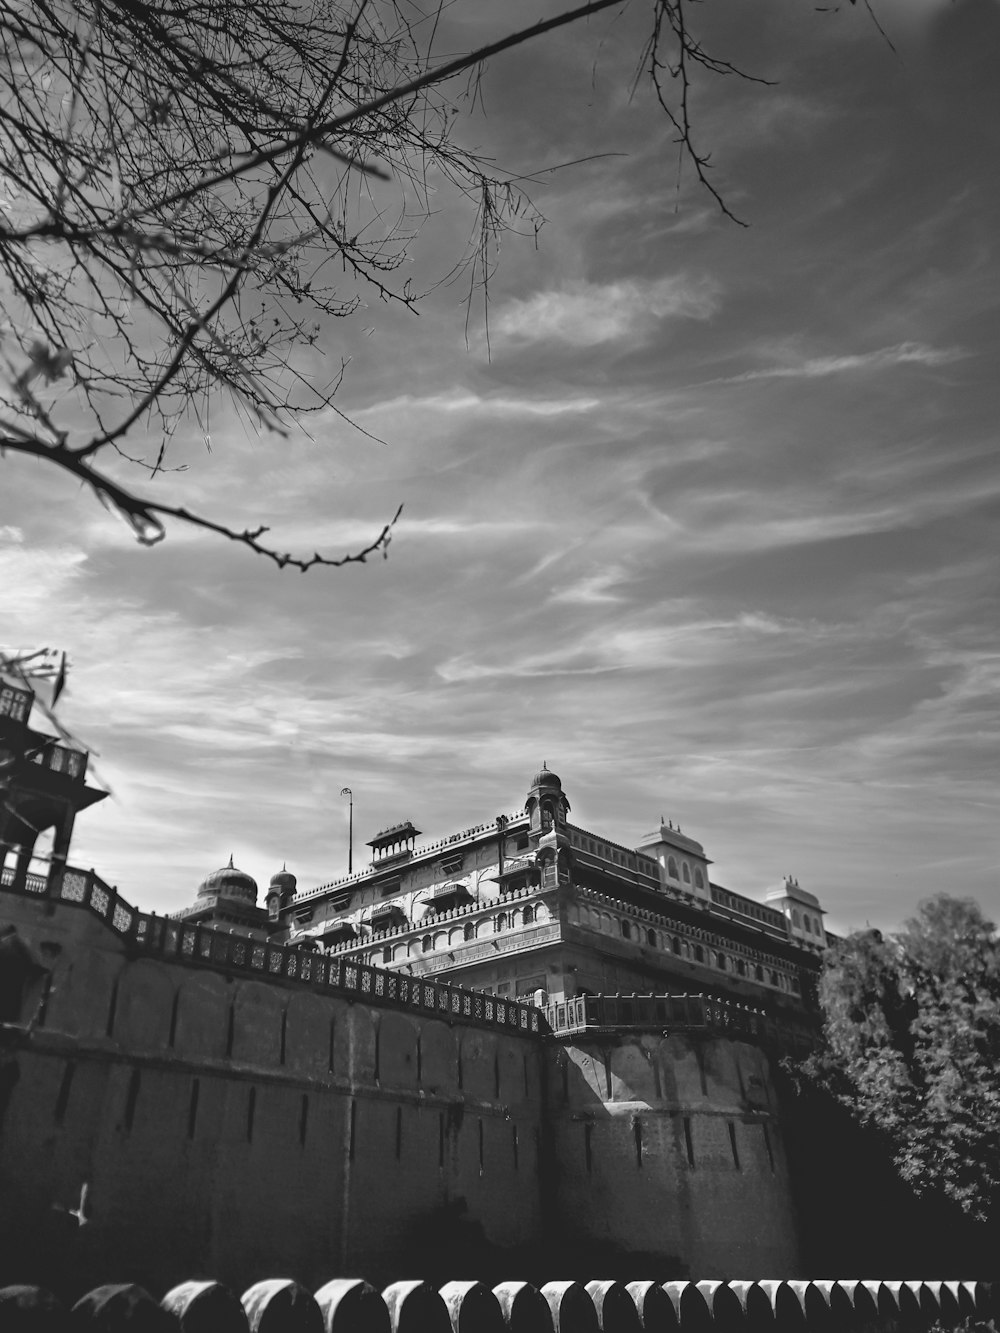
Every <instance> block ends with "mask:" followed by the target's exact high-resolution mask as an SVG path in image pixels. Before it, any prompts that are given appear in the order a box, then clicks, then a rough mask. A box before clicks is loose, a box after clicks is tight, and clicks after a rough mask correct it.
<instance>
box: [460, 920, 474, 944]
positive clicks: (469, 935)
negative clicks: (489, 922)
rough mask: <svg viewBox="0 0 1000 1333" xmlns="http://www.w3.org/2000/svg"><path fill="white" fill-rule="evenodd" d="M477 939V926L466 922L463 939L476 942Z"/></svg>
mask: <svg viewBox="0 0 1000 1333" xmlns="http://www.w3.org/2000/svg"><path fill="white" fill-rule="evenodd" d="M475 938H476V928H475V926H474V925H473V924H472V922H471V921H466V923H465V925H464V927H463V928H462V939H463V940H474V939H475Z"/></svg>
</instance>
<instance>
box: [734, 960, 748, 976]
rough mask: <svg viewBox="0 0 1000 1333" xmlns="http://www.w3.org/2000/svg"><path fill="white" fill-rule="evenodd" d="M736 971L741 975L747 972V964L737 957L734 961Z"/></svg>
mask: <svg viewBox="0 0 1000 1333" xmlns="http://www.w3.org/2000/svg"><path fill="white" fill-rule="evenodd" d="M736 971H737V972H738V973H739V974H740V976H741V977H745V976H746V974H747V965H746V963H744V961H743V959H742V958H739V959H737V961H736Z"/></svg>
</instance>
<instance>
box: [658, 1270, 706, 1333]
mask: <svg viewBox="0 0 1000 1333" xmlns="http://www.w3.org/2000/svg"><path fill="white" fill-rule="evenodd" d="M663 1290H664V1291H665V1292H666V1293H667V1295H668V1296H669V1297H670V1301H671V1304H672V1305H673V1307H674V1314H675V1315H676V1316H677V1322H678V1324H679V1325H680V1328H681V1333H705V1330H707V1329H708V1328H709V1327H710V1325H711V1323H712V1312H711V1310H710V1309H709V1308H708V1302H707V1301H706V1300H705V1297H704V1294H703V1293H702V1292H700V1291H699V1290H698V1284H697V1283H696V1282H664V1284H663Z"/></svg>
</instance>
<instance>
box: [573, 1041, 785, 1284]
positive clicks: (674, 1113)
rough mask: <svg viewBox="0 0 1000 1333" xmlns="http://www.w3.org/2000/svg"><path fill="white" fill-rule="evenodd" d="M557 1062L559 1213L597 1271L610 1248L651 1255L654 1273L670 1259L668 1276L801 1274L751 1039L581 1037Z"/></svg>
mask: <svg viewBox="0 0 1000 1333" xmlns="http://www.w3.org/2000/svg"><path fill="white" fill-rule="evenodd" d="M555 1061H556V1065H557V1069H556V1072H555V1077H553V1078H551V1079H550V1087H551V1090H552V1103H551V1106H550V1108H549V1124H550V1132H551V1134H552V1141H553V1147H554V1153H555V1159H556V1174H555V1180H556V1189H557V1211H558V1214H559V1217H560V1220H561V1224H562V1226H563V1227H565V1228H566V1229H567V1231H568V1232H569V1233H570V1234H571V1235H573V1236H574V1237H575V1238H576V1240H577V1243H578V1244H579V1245H580V1246H582V1247H583V1248H584V1249H585V1250H586V1251H587V1252H588V1253H590V1254H593V1255H594V1256H595V1259H596V1258H597V1257H598V1256H600V1257H601V1259H602V1261H604V1263H605V1267H604V1268H603V1269H602V1271H606V1272H610V1271H612V1270H611V1269H610V1268H609V1267H608V1264H607V1258H608V1257H609V1256H611V1255H616V1256H623V1255H629V1256H632V1257H633V1258H634V1257H638V1256H643V1257H645V1256H648V1257H649V1259H650V1261H651V1262H653V1261H654V1260H655V1262H656V1263H657V1267H656V1269H655V1271H657V1272H660V1271H662V1265H663V1262H664V1261H668V1262H669V1261H671V1260H672V1268H673V1271H674V1272H675V1273H677V1274H685V1273H689V1272H715V1273H719V1274H733V1275H735V1274H736V1273H737V1272H743V1273H760V1272H777V1273H788V1274H794V1273H796V1272H798V1271H799V1247H798V1238H797V1235H796V1228H795V1224H794V1219H793V1214H792V1211H791V1208H790V1204H789V1192H790V1191H789V1178H788V1165H787V1162H786V1159H785V1153H784V1147H783V1134H782V1129H781V1124H780V1120H779V1117H778V1115H777V1103H776V1098H775V1094H774V1089H773V1085H772V1080H771V1072H770V1068H769V1064H768V1061H767V1058H766V1056H765V1055H764V1053H763V1052H762V1051H761V1050H760V1049H759V1048H757V1047H755V1046H752V1045H749V1044H747V1043H744V1042H738V1041H732V1040H729V1039H726V1038H704V1037H694V1038H692V1037H688V1036H685V1035H681V1034H673V1035H670V1036H660V1035H655V1034H649V1035H635V1036H625V1035H619V1036H617V1037H615V1038H613V1039H612V1038H608V1039H605V1040H578V1041H577V1042H576V1043H575V1044H574V1045H572V1046H568V1047H566V1048H564V1050H563V1051H561V1052H559V1053H558V1054H557V1055H556V1056H555ZM631 1271H633V1272H634V1271H635V1264H634V1263H633V1264H632V1269H631ZM651 1271H653V1270H651Z"/></svg>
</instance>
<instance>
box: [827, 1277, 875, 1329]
mask: <svg viewBox="0 0 1000 1333" xmlns="http://www.w3.org/2000/svg"><path fill="white" fill-rule="evenodd" d="M878 1285H879V1284H878V1283H877V1282H876V1283H875V1284H874V1286H875V1288H876V1290H875V1292H872V1290H871V1286H872V1284H871V1283H868V1282H862V1281H860V1280H859V1279H858V1278H838V1279H837V1289H838V1290H839V1291H841V1292H843V1294H844V1295H845V1296H846V1297H847V1300H848V1301H849V1303H850V1306H851V1309H852V1310H853V1312H854V1323H855V1326H858V1327H863V1326H867V1325H871V1324H875V1323H877V1322H878V1317H879V1316H878V1291H877V1288H878Z"/></svg>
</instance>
